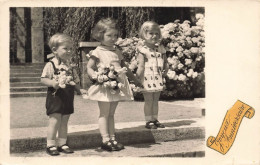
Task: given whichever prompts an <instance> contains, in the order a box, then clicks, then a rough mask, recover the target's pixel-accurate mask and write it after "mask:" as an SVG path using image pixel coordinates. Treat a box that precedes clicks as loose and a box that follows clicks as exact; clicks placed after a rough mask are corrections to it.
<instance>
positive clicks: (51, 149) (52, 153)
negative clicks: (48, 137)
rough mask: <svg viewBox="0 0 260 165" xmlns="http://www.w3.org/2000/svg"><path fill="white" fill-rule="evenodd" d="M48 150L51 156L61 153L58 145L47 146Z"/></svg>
mask: <svg viewBox="0 0 260 165" xmlns="http://www.w3.org/2000/svg"><path fill="white" fill-rule="evenodd" d="M46 152H47V154H49V155H51V156H57V155H59V154H60V153H59V152H58V150H57V147H56V146H50V147H47V148H46Z"/></svg>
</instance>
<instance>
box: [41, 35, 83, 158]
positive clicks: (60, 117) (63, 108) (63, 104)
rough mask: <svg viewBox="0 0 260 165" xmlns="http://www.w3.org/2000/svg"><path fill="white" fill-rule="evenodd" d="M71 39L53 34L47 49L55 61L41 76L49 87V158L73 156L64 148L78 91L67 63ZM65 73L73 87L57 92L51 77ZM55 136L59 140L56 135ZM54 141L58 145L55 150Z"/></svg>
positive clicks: (46, 67) (58, 88)
mask: <svg viewBox="0 0 260 165" xmlns="http://www.w3.org/2000/svg"><path fill="white" fill-rule="evenodd" d="M72 45H73V44H72V39H71V37H69V36H67V35H65V34H61V33H58V34H55V35H53V36H52V37H51V38H50V41H49V47H50V48H51V50H52V53H53V54H54V58H53V59H51V60H50V62H48V63H47V64H46V65H45V67H44V69H43V72H42V75H41V82H42V84H44V85H46V86H47V87H48V91H47V98H46V109H47V111H46V114H47V115H48V116H49V124H48V130H47V148H46V152H47V153H48V154H49V155H51V156H54V155H59V152H63V153H67V154H69V153H73V150H71V149H70V148H69V146H68V145H67V143H66V141H67V133H68V120H69V117H70V115H71V114H72V113H73V112H74V105H73V101H74V90H76V91H80V93H81V94H83V93H85V90H83V89H80V86H79V77H78V75H77V74H76V72H75V71H74V72H73V69H71V68H70V65H69V62H68V61H69V59H70V58H71V56H72V54H71V51H72ZM61 68H62V70H63V71H66V74H69V75H71V76H72V77H73V81H74V82H75V83H76V85H74V86H73V85H66V87H65V88H60V86H59V83H58V82H57V81H56V80H54V79H53V77H54V74H58V73H59V71H60V69H61ZM57 133H58V139H56V134H57ZM56 140H57V145H58V147H56Z"/></svg>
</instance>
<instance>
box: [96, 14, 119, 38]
mask: <svg viewBox="0 0 260 165" xmlns="http://www.w3.org/2000/svg"><path fill="white" fill-rule="evenodd" d="M108 29H116V30H118V27H117V22H116V20H114V19H113V18H103V19H101V20H100V21H98V23H97V24H96V25H95V27H94V28H93V29H92V32H91V37H92V38H93V39H95V40H97V41H102V40H103V38H104V33H105V32H106V31H107V30H108Z"/></svg>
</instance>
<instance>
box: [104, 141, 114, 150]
mask: <svg viewBox="0 0 260 165" xmlns="http://www.w3.org/2000/svg"><path fill="white" fill-rule="evenodd" d="M101 149H103V150H106V151H110V152H111V151H116V148H115V146H114V144H113V143H111V142H110V141H107V142H104V143H102V145H101Z"/></svg>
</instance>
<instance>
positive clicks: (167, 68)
mask: <svg viewBox="0 0 260 165" xmlns="http://www.w3.org/2000/svg"><path fill="white" fill-rule="evenodd" d="M163 57H164V58H163V60H164V61H163V70H164V72H163V77H166V75H167V73H168V70H169V64H168V62H167V57H166V54H163Z"/></svg>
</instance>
